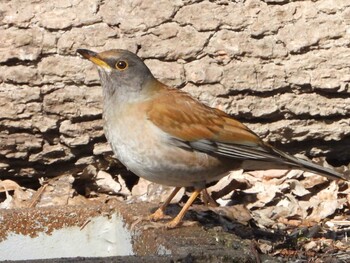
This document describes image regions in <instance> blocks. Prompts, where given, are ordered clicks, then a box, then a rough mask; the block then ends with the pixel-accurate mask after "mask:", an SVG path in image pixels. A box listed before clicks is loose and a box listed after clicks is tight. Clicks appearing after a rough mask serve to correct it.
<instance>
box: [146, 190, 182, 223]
mask: <svg viewBox="0 0 350 263" xmlns="http://www.w3.org/2000/svg"><path fill="white" fill-rule="evenodd" d="M180 189H181V187H175V188H174V190H173V191H172V192H171V194H170V195H169V197H168V198H167V199H166V200H165V202H164V203H163V204H162V205H161V206H160V207H159V208H158V209H157V210H156V211H155V212H154V213H153V214H151V215H150V216H149V217H148V219H149V220H151V221H158V220H161V219H163V218H164V217H165V214H164V211H165V209H166V207H167V206H168V205H169V204H170V202H171V200H173V198H174V196H175V195H176V194H177V192H178V191H179V190H180Z"/></svg>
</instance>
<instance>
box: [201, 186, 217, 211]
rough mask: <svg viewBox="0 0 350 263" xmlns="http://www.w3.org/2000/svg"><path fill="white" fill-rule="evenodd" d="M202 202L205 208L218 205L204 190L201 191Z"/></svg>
mask: <svg viewBox="0 0 350 263" xmlns="http://www.w3.org/2000/svg"><path fill="white" fill-rule="evenodd" d="M202 200H203V202H204V203H205V205H207V206H211V207H218V206H219V204H218V203H217V202H216V201H215V200H214V199H213V198H212V197H211V195H210V194H209V193H208V190H207V189H206V188H204V189H203V190H202Z"/></svg>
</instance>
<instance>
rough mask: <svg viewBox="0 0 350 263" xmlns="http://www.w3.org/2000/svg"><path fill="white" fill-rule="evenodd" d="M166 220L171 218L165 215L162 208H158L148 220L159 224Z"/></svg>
mask: <svg viewBox="0 0 350 263" xmlns="http://www.w3.org/2000/svg"><path fill="white" fill-rule="evenodd" d="M165 218H169V216H167V215H166V214H164V211H163V210H162V209H161V208H158V209H157V210H156V211H155V212H154V213H153V214H151V215H149V216H148V220H150V221H153V222H157V221H159V220H162V219H165Z"/></svg>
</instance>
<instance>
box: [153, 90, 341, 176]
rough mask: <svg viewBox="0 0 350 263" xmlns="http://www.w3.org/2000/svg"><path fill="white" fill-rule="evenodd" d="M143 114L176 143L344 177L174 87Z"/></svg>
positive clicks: (159, 96)
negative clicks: (285, 149)
mask: <svg viewBox="0 0 350 263" xmlns="http://www.w3.org/2000/svg"><path fill="white" fill-rule="evenodd" d="M147 116H148V119H149V120H150V121H151V122H152V123H153V124H154V125H156V126H157V127H158V128H160V129H161V130H163V131H164V132H166V133H167V134H168V135H169V137H170V138H172V139H173V140H174V143H175V145H178V146H179V147H187V148H188V149H192V150H198V151H202V152H206V153H209V154H213V155H217V156H222V157H227V158H233V159H240V160H253V161H261V162H271V163H275V164H280V165H282V166H281V167H283V165H285V166H286V167H300V168H302V169H305V170H310V171H314V172H317V173H319V174H322V175H324V176H327V177H329V178H331V179H343V180H348V178H346V177H344V176H343V175H341V174H339V173H337V172H335V171H333V170H331V169H328V168H324V167H321V166H319V165H317V164H314V163H311V162H308V161H305V160H302V159H298V158H296V157H294V156H291V155H288V154H286V153H284V152H282V151H279V150H277V149H275V148H273V147H272V146H270V145H268V144H266V143H264V142H263V141H262V140H261V139H260V138H259V137H258V136H257V135H256V134H255V133H254V132H252V131H251V130H250V129H249V128H248V127H246V126H245V125H243V124H242V123H240V122H239V121H237V120H235V119H233V118H231V117H230V116H229V115H228V114H226V113H224V112H223V111H220V110H218V109H213V108H210V107H208V106H205V105H204V104H202V103H200V102H198V101H197V100H195V99H193V98H191V97H190V96H189V95H187V94H186V93H184V92H181V91H178V90H175V89H168V88H165V89H164V90H163V91H160V92H159V94H158V96H157V98H156V99H155V100H154V101H153V103H152V104H151V105H150V106H149V108H148V110H147Z"/></svg>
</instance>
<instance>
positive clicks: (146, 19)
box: [0, 0, 350, 178]
mask: <svg viewBox="0 0 350 263" xmlns="http://www.w3.org/2000/svg"><path fill="white" fill-rule="evenodd" d="M0 36H1V41H0V140H1V143H0V174H1V176H2V178H5V177H11V176H13V175H20V176H55V175H58V174H62V173H67V172H69V173H72V172H73V173H79V172H81V171H83V169H84V168H85V167H86V166H87V165H88V164H93V165H95V166H96V167H98V169H112V168H116V167H118V165H116V164H115V163H113V162H112V161H111V158H109V157H110V156H111V152H110V150H109V147H108V145H107V144H106V142H105V138H104V135H103V130H102V120H101V115H102V113H101V90H100V86H99V81H98V76H97V72H96V69H95V68H94V67H93V65H92V64H91V63H89V62H87V61H84V60H82V59H81V58H79V57H78V56H77V54H76V49H77V48H88V49H92V50H95V51H103V50H106V49H110V48H125V49H129V50H131V51H134V52H137V54H138V55H139V56H141V57H142V58H143V59H145V62H146V64H147V65H149V67H150V68H151V70H152V72H153V73H154V75H155V76H156V77H158V78H159V79H160V80H162V81H163V82H165V83H167V84H169V85H171V86H175V87H178V88H182V89H184V90H186V91H189V92H191V93H192V94H193V95H194V96H196V97H198V98H199V99H200V100H202V101H204V102H205V103H207V104H209V105H211V106H214V107H218V108H221V109H223V110H225V111H227V112H228V113H230V114H232V115H233V116H235V117H236V118H238V119H240V120H241V121H243V122H244V123H246V124H247V125H248V126H249V127H251V128H252V129H253V130H254V131H256V132H257V133H258V134H259V135H260V136H262V137H263V138H265V140H268V141H270V142H271V143H272V144H274V145H276V146H278V147H280V148H283V149H287V150H288V151H289V152H291V153H303V154H306V155H308V156H309V157H315V156H326V157H327V158H328V160H330V161H333V163H337V164H340V163H343V164H347V163H349V160H350V151H349V146H350V86H349V85H350V84H349V83H350V2H349V1H348V0H333V1H329V0H319V1H306V0H305V1H290V0H247V1H245V0H236V1H225V0H222V1H220V0H218V1H190V0H188V1H180V0H175V1H173V0H168V1H151V0H133V1H130V0H118V1H116V0H115V1H113V0H104V1H101V0H83V1H77V0H62V1H61V0H60V1H52V0H49V1H44V0H25V1H23V0H2V1H1V2H0ZM335 161H337V162H335Z"/></svg>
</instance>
